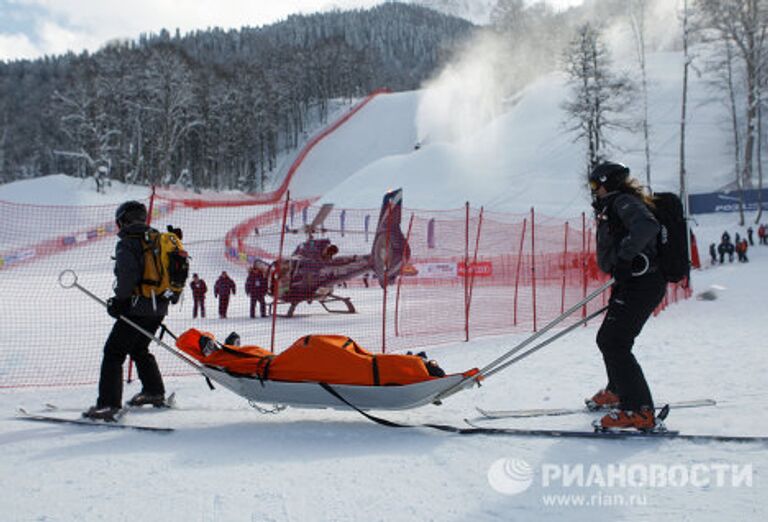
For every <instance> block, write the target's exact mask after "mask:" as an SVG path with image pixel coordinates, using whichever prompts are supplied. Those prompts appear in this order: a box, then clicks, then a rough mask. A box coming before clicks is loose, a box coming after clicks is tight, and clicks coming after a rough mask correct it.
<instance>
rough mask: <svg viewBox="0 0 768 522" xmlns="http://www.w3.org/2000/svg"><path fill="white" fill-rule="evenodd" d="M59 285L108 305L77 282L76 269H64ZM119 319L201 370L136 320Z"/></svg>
mask: <svg viewBox="0 0 768 522" xmlns="http://www.w3.org/2000/svg"><path fill="white" fill-rule="evenodd" d="M59 285H60V286H61V287H62V288H65V289H69V288H77V289H78V290H80V291H81V292H83V293H84V294H85V295H87V296H88V297H90V298H91V299H93V300H94V301H96V302H97V303H99V304H100V305H101V306H103V307H104V308H106V307H107V303H106V301H104V300H103V299H101V298H100V297H99V296H97V295H96V294H94V293H93V292H91V291H90V290H88V289H87V288H85V287H84V286H82V285H81V284H80V283H78V282H77V274H76V273H75V271H74V270H70V269H67V270H63V271H62V272H61V273H60V274H59ZM119 319H121V320H122V321H125V322H126V323H128V324H129V325H131V326H132V327H133V328H135V329H136V330H138V331H139V332H141V333H142V334H144V335H145V336H146V337H148V338H149V339H151V340H153V341H155V342H156V343H157V344H158V345H160V346H162V347H163V348H165V349H166V350H167V351H169V352H170V353H172V354H173V355H175V356H176V357H178V358H179V359H181V360H182V361H184V362H185V363H187V364H188V365H190V366H192V367H193V368H194V369H196V370H197V371H200V366H199V365H197V364H196V363H194V362H192V361H191V360H190V359H187V358H186V357H184V356H183V355H181V354H180V353H179V352H177V351H176V350H175V349H174V348H173V347H172V346H170V345H169V344H167V343H166V342H164V341H163V340H162V339H160V338H159V337H156V336H154V335H152V334H151V333H149V332H148V331H147V330H145V329H144V328H142V327H141V326H139V325H138V324H136V323H135V322H133V321H131V320H130V319H128V318H127V317H126V316H124V315H120V317H119Z"/></svg>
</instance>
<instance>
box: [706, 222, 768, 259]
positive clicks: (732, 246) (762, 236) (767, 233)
mask: <svg viewBox="0 0 768 522" xmlns="http://www.w3.org/2000/svg"><path fill="white" fill-rule="evenodd" d="M757 238H758V241H759V243H760V244H761V245H768V227H766V226H765V225H760V226H759V227H758V229H757ZM754 244H755V240H754V230H753V229H752V227H749V228H747V237H745V238H743V237H741V236H740V235H739V233H738V232H736V234H735V236H734V240H733V242H731V235H730V234H729V233H728V231H727V230H726V231H724V232H723V235H722V236H720V243H719V244H718V245H715V243H710V245H709V257H710V261H711V262H712V264H713V265H715V264H717V263H718V262H719V263H720V264H723V263H725V256H728V262H729V263H733V254H736V257H737V259H738V261H739V262H741V263H747V262H749V258H747V250H749V247H750V246H754Z"/></svg>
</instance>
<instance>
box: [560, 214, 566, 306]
mask: <svg viewBox="0 0 768 522" xmlns="http://www.w3.org/2000/svg"><path fill="white" fill-rule="evenodd" d="M567 265H568V222H567V221H566V222H565V233H564V238H563V284H562V287H561V290H560V315H562V314H563V312H565V276H566V271H567V269H568V266H567Z"/></svg>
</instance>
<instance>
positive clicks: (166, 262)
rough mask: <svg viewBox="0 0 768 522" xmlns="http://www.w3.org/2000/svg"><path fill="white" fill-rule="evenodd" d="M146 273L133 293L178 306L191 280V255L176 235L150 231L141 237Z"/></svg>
mask: <svg viewBox="0 0 768 522" xmlns="http://www.w3.org/2000/svg"><path fill="white" fill-rule="evenodd" d="M141 247H142V251H143V252H144V273H143V274H142V276H141V284H140V285H139V286H138V287H137V288H136V290H135V291H134V293H135V294H136V295H141V296H143V297H147V298H150V299H153V300H154V299H156V298H158V297H162V298H164V299H167V300H169V301H170V302H171V303H174V304H175V303H178V302H179V297H181V292H182V291H183V290H184V285H185V284H186V282H187V277H188V276H189V254H187V251H186V250H185V249H184V245H183V244H182V243H181V239H179V237H178V236H177V235H176V234H175V233H173V232H158V231H157V230H154V229H149V230H147V231H146V232H145V233H144V234H142V235H141Z"/></svg>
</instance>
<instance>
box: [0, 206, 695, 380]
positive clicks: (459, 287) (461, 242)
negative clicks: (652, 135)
mask: <svg viewBox="0 0 768 522" xmlns="http://www.w3.org/2000/svg"><path fill="white" fill-rule="evenodd" d="M163 194H164V195H163V197H159V196H158V197H155V198H154V199H153V201H150V198H147V200H146V201H145V202H146V203H147V204H148V205H151V209H152V212H151V220H152V225H153V226H155V227H156V228H158V229H161V230H164V229H165V226H166V225H173V226H176V227H180V228H181V229H182V230H183V232H184V238H183V239H184V244H185V246H186V248H187V250H188V251H189V254H190V256H191V272H193V273H197V274H198V275H199V276H200V277H201V278H202V279H204V280H205V281H206V283H207V286H208V294H207V296H206V299H205V305H206V312H207V313H206V317H205V318H201V317H197V318H195V319H193V318H192V308H193V306H192V305H193V300H192V296H191V293H190V291H189V290H188V289H187V290H186V291H185V293H184V295H183V297H182V300H181V302H180V303H179V304H178V305H176V306H173V307H172V310H171V313H170V315H169V316H168V317H167V319H166V324H167V326H168V328H169V329H170V331H171V332H174V333H177V334H179V333H181V332H183V331H184V330H186V329H187V328H190V327H195V328H198V329H200V330H204V331H208V332H212V333H214V334H215V335H216V336H217V337H219V338H221V339H223V338H224V337H226V336H227V335H228V334H229V333H230V332H232V331H236V332H237V333H238V334H239V335H240V336H241V338H242V339H243V342H244V343H248V344H257V345H260V346H262V347H265V348H267V349H270V348H271V349H273V350H274V351H276V352H279V351H281V350H283V349H284V348H287V347H288V346H290V345H291V343H292V342H293V341H294V340H295V339H296V338H298V337H300V336H303V335H306V334H310V333H323V334H343V335H347V336H350V337H352V338H354V339H355V340H356V341H357V342H358V344H359V345H360V346H362V347H364V348H366V349H367V350H369V351H372V352H382V351H387V352H389V351H404V350H416V349H420V348H422V347H424V346H428V345H433V344H436V343H447V342H456V341H467V340H472V339H476V338H478V337H481V336H486V335H494V334H504V333H512V332H532V331H534V330H537V329H540V328H542V327H543V326H544V325H546V324H547V323H548V322H550V321H551V320H553V319H554V318H555V317H557V316H558V315H560V314H561V313H562V312H563V311H564V310H566V309H568V308H569V307H571V306H573V305H574V304H575V303H577V302H578V301H579V300H581V299H582V298H583V297H584V296H585V295H587V294H588V293H590V292H591V291H593V290H594V289H595V288H597V287H598V286H599V285H600V284H601V283H602V282H604V281H605V277H604V276H603V275H601V274H600V272H599V270H598V269H597V266H596V263H595V260H594V238H593V236H594V232H593V229H592V224H591V220H589V219H587V218H585V216H583V215H582V216H576V217H575V218H574V219H570V220H568V221H563V220H561V219H553V218H546V217H544V216H538V215H536V214H535V213H534V212H533V210H532V211H531V212H529V213H525V214H504V213H496V212H495V213H491V212H483V211H482V210H479V209H474V208H469V207H467V208H464V209H458V210H448V211H423V210H415V209H409V208H407V207H406V208H404V209H403V211H402V223H401V230H402V232H403V234H404V235H405V236H406V237H407V238H408V242H409V245H410V250H411V258H410V261H409V262H408V263H407V264H405V265H404V266H403V267H402V270H401V271H400V274H399V276H398V277H397V278H396V281H395V282H394V284H392V285H390V286H388V287H387V288H386V289H382V288H381V286H380V285H379V283H378V281H377V279H376V277H375V274H374V273H373V271H372V270H368V271H365V272H363V273H362V274H359V275H357V276H355V277H354V278H352V279H350V280H347V281H343V282H342V281H337V282H336V283H335V285H331V287H330V288H326V291H327V292H329V293H330V295H335V296H337V297H338V298H339V299H338V300H333V299H328V300H326V301H325V302H324V303H322V304H321V303H319V302H318V299H317V298H314V299H312V302H311V303H308V302H303V303H301V304H299V305H297V306H296V308H295V311H294V314H293V317H285V315H286V313H287V311H288V308H289V305H288V304H285V303H279V304H277V306H276V308H275V310H276V312H277V313H276V314H274V315H272V316H270V317H267V318H261V317H258V316H259V308H258V306H256V307H255V313H256V316H257V317H256V318H251V317H250V311H251V302H250V299H249V298H248V297H247V296H246V295H245V281H246V277H247V274H248V269H249V267H251V266H253V265H254V263H255V264H257V265H260V266H265V267H266V266H269V265H271V264H273V262H274V261H275V260H276V259H277V258H278V257H280V255H281V252H282V256H283V257H285V256H289V255H290V254H291V253H292V252H293V251H294V250H295V249H296V248H297V247H298V246H299V245H301V244H303V243H304V242H305V241H307V239H308V236H307V235H306V234H305V233H304V226H305V225H308V224H310V223H311V222H312V220H313V219H314V218H315V216H316V215H317V214H318V213H319V212H320V207H319V206H317V205H313V204H311V202H310V201H287V199H283V200H281V201H278V202H274V203H269V204H264V203H263V202H262V203H259V202H256V201H254V200H253V199H252V198H248V197H243V198H241V199H237V198H235V199H233V198H229V199H228V200H219V201H214V200H210V201H208V202H206V201H205V200H203V199H200V198H197V199H190V198H187V197H186V196H184V195H178V194H174V195H171V193H170V192H165V193H163ZM406 198H407V195H406ZM114 209H115V207H114V206H113V205H109V206H95V207H94V206H86V207H63V206H62V207H53V206H35V205H20V204H11V203H7V202H0V220H2V222H3V227H2V228H0V293H1V295H2V296H3V299H2V300H0V317H2V318H3V319H2V321H3V329H2V337H0V387H3V388H8V387H21V386H48V385H72V384H84V383H94V382H96V381H97V380H98V372H99V365H100V361H101V350H102V348H103V343H104V341H105V339H106V337H107V334H108V332H109V330H110V328H111V325H112V323H113V319H111V318H110V317H109V316H107V314H106V312H105V310H104V308H103V307H102V306H101V305H99V304H98V303H96V302H95V301H94V300H93V299H91V298H89V297H88V296H87V295H85V294H84V293H82V292H81V291H79V290H78V289H76V288H71V289H64V288H62V287H61V286H60V285H59V284H58V282H57V278H58V276H59V273H60V272H61V271H63V270H65V269H71V270H74V271H75V272H76V273H77V276H78V284H79V285H82V286H83V287H84V288H86V289H88V290H89V291H91V292H93V293H94V294H95V295H96V296H100V297H101V298H102V299H106V298H107V297H109V296H110V294H111V284H112V280H113V275H112V268H113V261H112V259H111V256H112V255H113V253H114V246H115V242H116V237H115V233H116V230H115V226H114V223H113V216H114ZM379 212H380V209H368V210H365V209H363V210H360V209H356V210H353V209H336V208H334V209H333V210H332V211H331V212H330V213H329V214H328V215H327V217H326V219H325V220H324V221H323V223H322V225H321V227H320V228H319V229H318V230H317V231H316V232H315V234H314V236H313V238H312V239H313V240H314V241H319V240H324V239H329V240H330V241H331V242H332V243H333V244H334V245H336V246H337V247H338V254H337V255H338V256H353V255H354V256H358V257H363V256H366V255H369V254H371V251H372V245H373V240H374V235H375V231H376V227H377V221H378V218H379ZM303 270H304V271H301V270H300V271H299V272H297V275H298V276H300V277H303V278H305V279H311V278H312V277H320V270H321V268H318V267H308V268H307V267H305V268H304V269H303ZM222 271H227V272H228V274H229V275H230V277H231V278H232V279H233V280H234V281H235V283H236V293H235V294H234V295H232V296H231V298H230V300H229V305H228V310H227V314H226V318H220V317H219V313H218V312H219V310H218V306H219V302H217V300H216V299H215V298H214V295H213V292H214V290H213V289H214V285H215V283H216V280H217V278H218V277H219V276H220V274H221V272H222ZM690 293H691V290H690V289H682V288H679V287H677V285H672V286H671V287H670V291H669V292H668V295H667V299H666V300H665V302H664V303H663V306H666V304H667V303H669V302H674V301H676V300H678V299H681V298H687V297H689V296H690ZM325 295H328V294H325ZM606 300H607V296H601V297H598V298H597V299H595V300H594V301H593V302H592V303H590V304H589V305H588V306H586V307H584V308H583V309H582V310H580V311H579V312H577V313H576V314H574V317H573V318H572V319H571V320H570V322H572V321H573V320H575V319H577V318H578V317H579V316H584V315H586V314H587V313H589V312H591V311H594V310H597V309H598V308H599V307H600V306H602V305H603V304H605V302H606ZM267 302H268V303H270V304H271V302H272V297H270V296H268V297H267ZM348 303H350V304H351V307H352V308H354V310H355V313H348V312H349V311H350V306H349V305H348ZM271 308H272V307H271V306H270V307H269V309H268V312H270V313H272V310H271ZM566 324H569V321H566V322H565V323H564V326H565V325H566ZM166 340H167V341H168V342H169V343H170V344H173V343H172V341H171V340H170V339H169V338H168V337H166ZM153 353H155V355H156V357H157V359H158V361H159V363H160V367H161V370H162V372H163V374H164V375H167V376H171V375H186V374H189V373H190V369H189V367H187V366H185V365H184V364H183V363H181V362H180V361H178V360H177V359H176V358H175V357H174V356H173V355H172V354H169V353H167V352H166V351H165V350H163V349H160V348H157V347H156V348H153ZM127 377H128V375H127Z"/></svg>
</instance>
